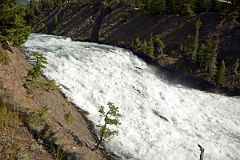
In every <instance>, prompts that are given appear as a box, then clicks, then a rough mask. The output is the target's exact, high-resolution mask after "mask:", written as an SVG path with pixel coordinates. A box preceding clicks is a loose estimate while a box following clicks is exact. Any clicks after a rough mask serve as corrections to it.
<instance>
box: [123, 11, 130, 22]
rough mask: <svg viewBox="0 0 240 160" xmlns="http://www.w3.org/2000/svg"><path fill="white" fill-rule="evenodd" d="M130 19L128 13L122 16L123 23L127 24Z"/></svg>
mask: <svg viewBox="0 0 240 160" xmlns="http://www.w3.org/2000/svg"><path fill="white" fill-rule="evenodd" d="M128 19H129V15H128V12H124V13H123V14H122V21H123V22H127V21H128Z"/></svg>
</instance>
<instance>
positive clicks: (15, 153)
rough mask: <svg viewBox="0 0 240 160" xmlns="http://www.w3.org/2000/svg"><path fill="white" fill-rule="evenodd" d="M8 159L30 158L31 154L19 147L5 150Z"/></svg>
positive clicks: (28, 159)
mask: <svg viewBox="0 0 240 160" xmlns="http://www.w3.org/2000/svg"><path fill="white" fill-rule="evenodd" d="M5 159H6V160H30V158H29V156H28V155H27V154H26V153H25V152H24V151H23V150H22V149H21V148H19V147H17V148H15V149H8V150H7V151H6V152H5Z"/></svg>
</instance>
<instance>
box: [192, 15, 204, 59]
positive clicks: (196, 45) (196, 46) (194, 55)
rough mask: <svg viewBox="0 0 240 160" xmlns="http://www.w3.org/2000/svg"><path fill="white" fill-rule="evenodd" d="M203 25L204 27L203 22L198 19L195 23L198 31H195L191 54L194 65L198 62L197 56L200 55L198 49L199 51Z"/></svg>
mask: <svg viewBox="0 0 240 160" xmlns="http://www.w3.org/2000/svg"><path fill="white" fill-rule="evenodd" d="M201 25H202V22H201V20H200V19H199V18H198V19H197V21H196V23H195V27H196V31H195V35H194V42H193V51H192V52H191V60H192V62H193V63H196V61H197V54H198V49H199V31H200V27H201Z"/></svg>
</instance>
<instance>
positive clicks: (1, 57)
mask: <svg viewBox="0 0 240 160" xmlns="http://www.w3.org/2000/svg"><path fill="white" fill-rule="evenodd" d="M9 62H10V57H9V55H8V54H7V52H6V51H4V50H3V49H0V64H2V65H7V64H9Z"/></svg>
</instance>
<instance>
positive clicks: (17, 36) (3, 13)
mask: <svg viewBox="0 0 240 160" xmlns="http://www.w3.org/2000/svg"><path fill="white" fill-rule="evenodd" d="M16 3H17V0H2V1H1V4H0V24H1V25H0V43H1V42H3V41H10V42H12V43H13V44H14V45H21V44H22V43H24V41H25V40H26V39H27V37H28V35H29V33H30V28H29V27H28V26H26V24H25V21H24V18H23V17H24V16H25V9H26V5H22V6H20V7H16V6H15V5H16Z"/></svg>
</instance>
